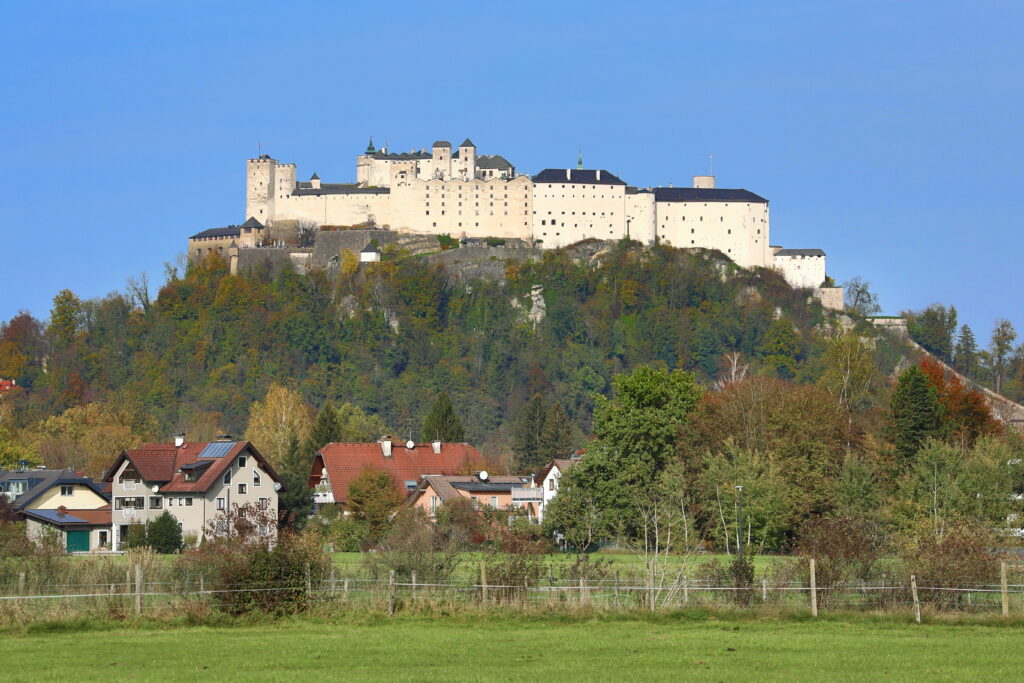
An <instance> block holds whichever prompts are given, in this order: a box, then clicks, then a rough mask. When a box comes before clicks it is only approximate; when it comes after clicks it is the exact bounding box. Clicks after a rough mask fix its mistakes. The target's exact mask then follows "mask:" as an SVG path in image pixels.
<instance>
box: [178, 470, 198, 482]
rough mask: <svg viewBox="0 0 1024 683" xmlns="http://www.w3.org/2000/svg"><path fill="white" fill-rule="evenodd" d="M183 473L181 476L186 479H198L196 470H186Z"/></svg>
mask: <svg viewBox="0 0 1024 683" xmlns="http://www.w3.org/2000/svg"><path fill="white" fill-rule="evenodd" d="M181 474H182V476H181V478H182V479H183V480H184V481H195V480H196V474H197V472H196V471H195V470H185V471H184V472H182V473H181Z"/></svg>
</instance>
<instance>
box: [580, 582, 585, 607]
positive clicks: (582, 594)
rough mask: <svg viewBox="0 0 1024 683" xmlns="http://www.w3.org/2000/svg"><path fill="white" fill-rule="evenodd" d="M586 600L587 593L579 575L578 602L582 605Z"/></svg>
mask: <svg viewBox="0 0 1024 683" xmlns="http://www.w3.org/2000/svg"><path fill="white" fill-rule="evenodd" d="M586 601H587V593H586V591H585V590H584V588H583V577H582V576H581V577H580V604H581V605H582V604H583V603H585V602H586Z"/></svg>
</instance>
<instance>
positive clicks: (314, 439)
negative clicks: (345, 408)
mask: <svg viewBox="0 0 1024 683" xmlns="http://www.w3.org/2000/svg"><path fill="white" fill-rule="evenodd" d="M341 432H342V430H341V423H340V422H339V421H338V411H336V410H335V409H334V406H332V405H331V404H330V403H325V404H324V407H323V408H321V409H320V413H319V414H318V415H317V416H316V422H314V423H313V430H312V431H311V432H310V434H309V443H307V444H306V450H307V451H308V453H309V455H310V457H312V455H313V454H314V453H316V452H317V451H318V450H320V449H321V448H323V447H324V446H326V445H327V444H329V443H332V442H335V441H342V440H343V438H342V433H341Z"/></svg>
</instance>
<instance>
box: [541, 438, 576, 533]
mask: <svg viewBox="0 0 1024 683" xmlns="http://www.w3.org/2000/svg"><path fill="white" fill-rule="evenodd" d="M582 456H583V452H582V451H576V452H574V453H573V454H572V456H570V457H568V458H561V459H555V460H552V461H551V462H549V463H548V464H547V465H545V466H544V467H542V468H540V470H538V471H537V473H536V474H535V475H534V477H533V481H534V484H535V485H536V486H537V487H538V488H539V489H540V490H541V491H543V498H542V499H541V502H540V505H538V509H537V518H538V521H544V511H545V510H546V509H547V506H548V504H549V503H551V501H552V500H554V499H555V496H557V495H558V485H559V480H560V479H561V478H562V477H563V476H564V475H565V473H566V472H567V471H568V470H569V468H570V467H573V466H575V465H576V464H578V463H579V461H580V458H581V457H582Z"/></svg>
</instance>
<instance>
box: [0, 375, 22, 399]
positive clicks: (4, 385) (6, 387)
mask: <svg viewBox="0 0 1024 683" xmlns="http://www.w3.org/2000/svg"><path fill="white" fill-rule="evenodd" d="M17 384H18V382H17V381H15V380H13V379H0V398H3V397H4V396H6V395H7V394H8V393H9V392H10V391H11V389H13V388H14V387H15V386H16V385H17Z"/></svg>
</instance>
